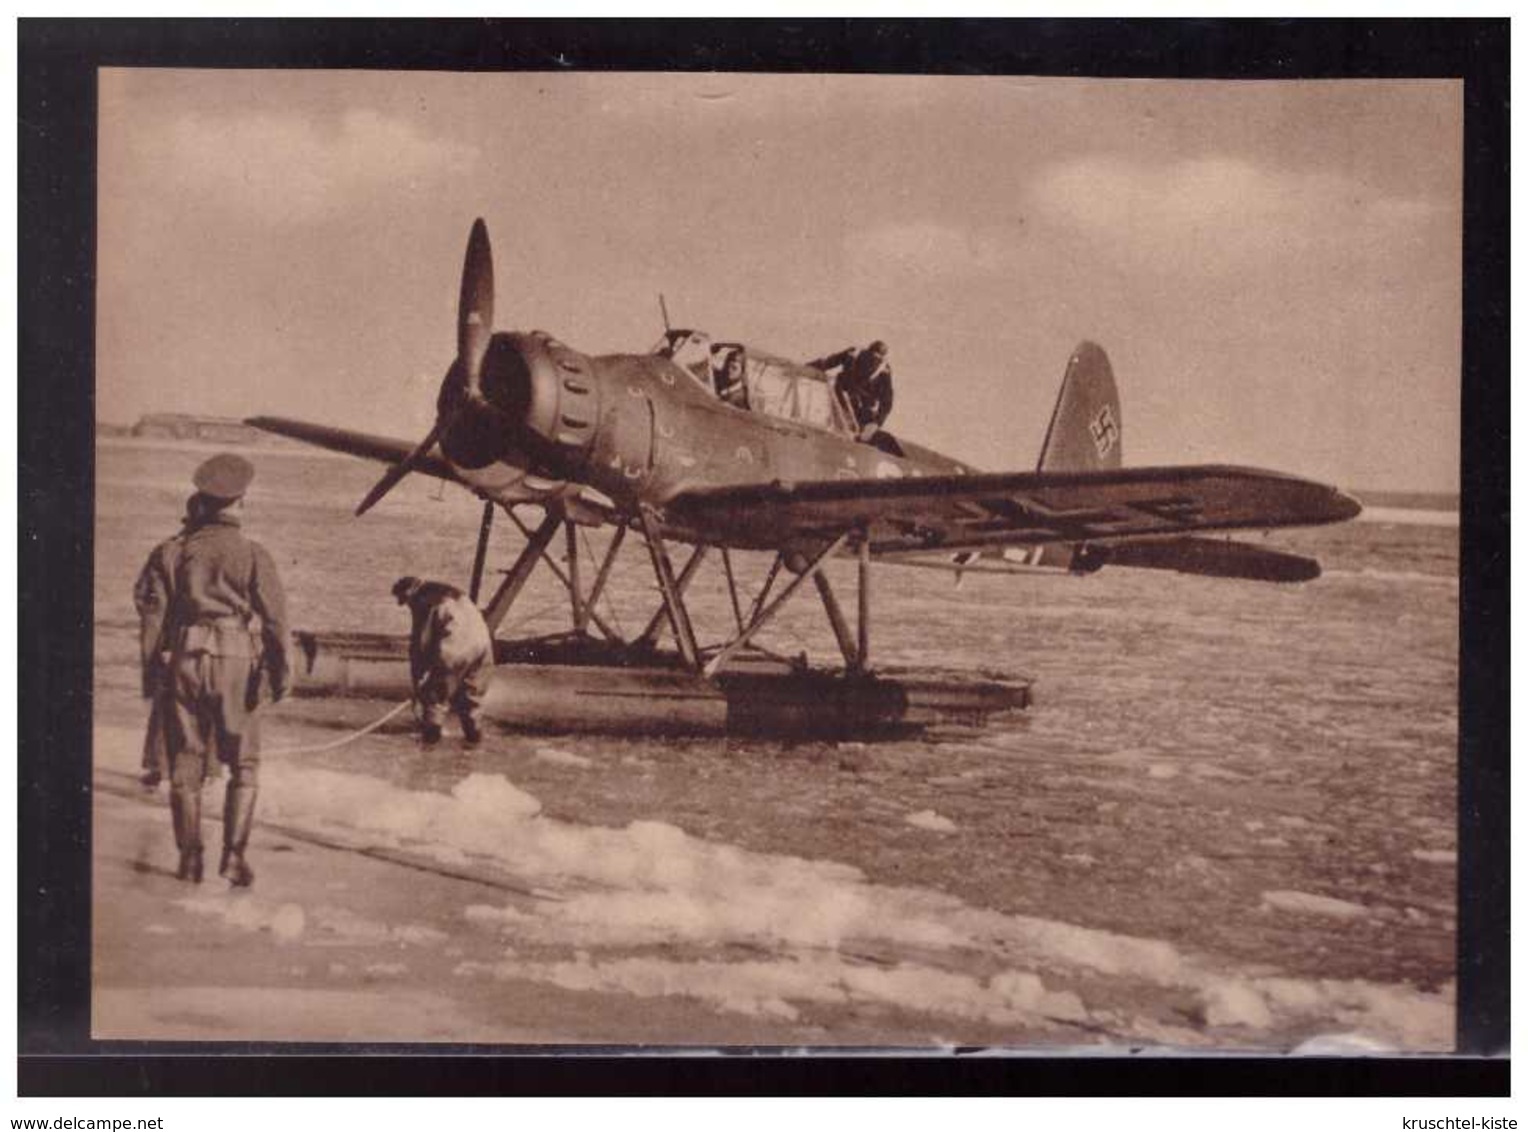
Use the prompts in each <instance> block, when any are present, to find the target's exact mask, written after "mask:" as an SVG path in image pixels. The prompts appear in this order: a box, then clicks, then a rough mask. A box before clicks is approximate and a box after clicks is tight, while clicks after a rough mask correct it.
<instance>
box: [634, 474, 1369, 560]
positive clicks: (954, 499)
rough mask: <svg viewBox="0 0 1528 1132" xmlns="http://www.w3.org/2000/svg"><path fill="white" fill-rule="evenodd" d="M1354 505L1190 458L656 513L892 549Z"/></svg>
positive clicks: (1320, 517)
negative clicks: (1174, 463) (861, 532)
mask: <svg viewBox="0 0 1528 1132" xmlns="http://www.w3.org/2000/svg"><path fill="white" fill-rule="evenodd" d="M1360 510H1361V507H1360V505H1359V503H1358V501H1357V500H1355V499H1353V498H1352V497H1350V496H1348V495H1345V494H1343V493H1342V492H1341V491H1338V490H1337V489H1336V488H1333V487H1328V486H1326V485H1325V484H1319V483H1314V482H1312V481H1310V480H1304V479H1299V478H1297V477H1295V476H1288V475H1283V474H1281V473H1279V472H1269V471H1262V470H1259V469H1256V468H1238V467H1228V466H1221V465H1197V466H1178V467H1157V468H1120V469H1111V470H1103V471H1088V472H1015V473H991V474H980V475H947V476H922V477H909V478H900V479H874V480H870V479H855V480H819V481H814V482H809V483H795V484H791V483H782V482H779V481H776V482H773V483H767V484H747V485H741V486H734V487H720V488H697V489H692V490H689V491H684V492H681V493H680V494H678V495H676V496H675V497H674V498H673V499H671V500H670V501H669V502H668V504H667V506H666V507H665V508H664V517H665V521H667V522H669V523H672V524H675V525H678V526H680V527H683V528H687V529H689V530H692V531H697V532H706V533H707V534H708V535H712V534H714V535H718V536H721V537H722V538H727V539H730V540H733V541H735V543H736V544H738V545H752V546H758V547H766V548H767V547H779V546H785V545H797V546H800V545H803V544H807V545H809V544H811V543H814V542H821V541H827V540H830V539H833V538H836V537H837V536H838V535H840V534H842V533H843V532H844V531H846V530H853V529H855V528H859V527H863V528H866V529H868V531H869V532H870V544H871V551H872V553H874V554H878V555H895V554H898V553H903V552H907V551H918V550H923V551H927V550H963V549H979V548H984V547H1001V546H1034V545H1038V544H1043V543H1067V544H1082V543H1087V544H1098V543H1102V544H1121V543H1125V542H1132V541H1139V540H1142V539H1152V540H1160V539H1162V538H1163V537H1164V536H1171V535H1182V534H1185V533H1188V532H1193V531H1231V530H1266V529H1270V528H1274V527H1298V526H1314V525H1317V524H1321V523H1335V522H1340V521H1342V520H1344V519H1351V518H1353V517H1354V516H1355V515H1357V514H1358V513H1359V511H1360Z"/></svg>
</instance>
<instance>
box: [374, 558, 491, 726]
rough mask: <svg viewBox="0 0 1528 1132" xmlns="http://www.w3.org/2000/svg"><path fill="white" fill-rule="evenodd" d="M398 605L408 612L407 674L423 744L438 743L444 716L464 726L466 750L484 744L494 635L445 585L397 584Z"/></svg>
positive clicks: (472, 607) (475, 609)
mask: <svg viewBox="0 0 1528 1132" xmlns="http://www.w3.org/2000/svg"><path fill="white" fill-rule="evenodd" d="M393 596H394V597H395V598H397V599H398V604H399V605H406V606H408V607H409V612H410V613H411V614H412V615H413V628H412V631H411V632H410V633H409V670H410V674H411V676H412V677H413V680H414V702H415V703H416V704H418V705H419V716H420V740H421V741H422V742H423V743H424V745H425V746H426V747H433V746H434V745H435V744H436V743H438V742H440V734H441V725H442V724H444V723H445V721H446V712H447V711H448V710H450V711H454V712H455V713H456V715H457V718H459V719H460V720H461V721H462V737H463V738H464V739H465V740H466V742H467V746H469V747H476V746H477V745H478V743H479V742H481V741H482V723H481V721H480V718H479V717H480V713H481V710H482V706H483V696H484V694H485V693H486V692H487V691H488V676H489V673H491V672H492V671H493V634H492V633H491V632H489V630H488V624H487V622H485V621H484V620H483V614H482V612H481V611H480V610H479V609H478V607H477V606H476V605H474V604H473V603H472V599H471V598H469V597H468V596H467V595H466V594H464V593H462V591H461V590H459V589H457V588H456V587H455V586H450V585H447V584H446V583H445V582H426V581H422V580H420V579H419V578H415V577H412V576H409V577H403V578H399V579H398V580H397V581H396V582H394V583H393Z"/></svg>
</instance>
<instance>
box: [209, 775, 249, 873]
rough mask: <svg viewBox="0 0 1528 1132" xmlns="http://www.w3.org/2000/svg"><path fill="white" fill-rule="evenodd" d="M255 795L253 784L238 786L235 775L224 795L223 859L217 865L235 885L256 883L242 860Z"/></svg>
mask: <svg viewBox="0 0 1528 1132" xmlns="http://www.w3.org/2000/svg"><path fill="white" fill-rule="evenodd" d="M255 794H256V790H255V787H253V786H241V785H239V784H238V775H237V774H235V775H234V777H233V779H232V780H231V781H230V782H229V783H228V792H227V793H226V794H225V795H224V801H223V858H222V860H221V861H220V862H219V864H218V875H219V876H220V877H223V878H224V879H226V880H227V881H228V883H229V884H232V885H234V886H235V887H238V888H247V887H249V886H250V885H252V884H254V883H255V873H254V870H253V869H251V868H250V867H249V865H248V864H247V863H246V862H245V860H244V847H245V846H246V845H248V844H249V834H250V830H251V829H252V828H253V827H254V824H255Z"/></svg>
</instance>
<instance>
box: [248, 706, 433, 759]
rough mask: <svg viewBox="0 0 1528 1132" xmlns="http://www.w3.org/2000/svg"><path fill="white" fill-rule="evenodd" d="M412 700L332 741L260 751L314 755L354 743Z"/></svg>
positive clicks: (393, 707) (267, 753)
mask: <svg viewBox="0 0 1528 1132" xmlns="http://www.w3.org/2000/svg"><path fill="white" fill-rule="evenodd" d="M413 702H414V701H413V699H412V697H411V698H409V699H406V700H404V701H403V702H402V703H397V704H394V705H393V706H392V707H390V708H388V709H387V711H386V712H385V713H384V714H383V715H382V716H381V717H379V718H378V719H375V720H373V721H372V722H370V723H368V724H367V725H366V726H365V727H363V728H361V729H360V730H359V731H352V732H351V733H350V734H349V735H345V736H342V737H341V738H339V739H335V740H334V741H332V742H329V743H319V744H316V745H314V746H310V747H276V748H273V749H270V750H265V751H262V752H260V753H261V754H262V755H316V754H319V753H321V752H323V751H333V750H335V749H337V748H339V747H343V746H344V745H345V744H346V743H354V742H355V741H356V740H357V739H359V738H361V737H362V736H363V735H370V734H371V733H372V732H373V731H375V730H376V729H377V728H379V727H381V726H382V725H383V724H384V723H386V722H387V721H388V720H389V719H392V718H393V716H395V715H397V714H398V713H399V712H400V711H402V710H403V709H404V708H406V707H408V706H409V705H410V704H412V703H413Z"/></svg>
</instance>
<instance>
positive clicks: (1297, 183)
mask: <svg viewBox="0 0 1528 1132" xmlns="http://www.w3.org/2000/svg"><path fill="white" fill-rule="evenodd" d="M99 98H100V105H99V121H100V137H99V163H100V164H99V185H100V200H99V229H98V240H99V245H98V255H99V278H98V292H97V294H98V309H97V343H98V346H97V349H98V354H97V373H96V437H97V464H96V491H95V500H96V516H97V517H96V530H95V567H96V569H95V601H94V610H95V613H94V625H95V630H94V631H95V667H94V684H95V687H94V699H95V705H96V713H95V722H94V786H95V788H96V792H97V793H96V801H95V803H94V814H93V818H94V835H95V845H94V849H93V859H92V869H93V874H92V914H93V918H92V933H93V934H92V941H91V946H92V976H93V977H92V987H91V1032H92V1036H93V1037H96V1038H119V1039H120V1038H127V1039H180V1040H207V1041H226V1040H230V1039H234V1040H263V1041H273V1040H280V1041H326V1042H343V1041H372V1042H375V1041H409V1042H458V1043H460V1042H470V1043H538V1044H546V1043H592V1044H597V1045H623V1044H654V1043H656V1044H664V1045H693V1044H702V1045H738V1044H744V1045H757V1044H764V1045H791V1046H797V1045H806V1046H855V1047H864V1046H892V1047H931V1048H939V1047H948V1046H973V1045H976V1046H1004V1047H1007V1046H1022V1047H1035V1046H1040V1047H1058V1046H1059V1047H1072V1046H1109V1045H1125V1046H1132V1045H1142V1044H1145V1045H1151V1046H1161V1047H1168V1048H1178V1049H1187V1050H1204V1049H1237V1050H1272V1051H1289V1050H1303V1051H1311V1052H1316V1051H1319V1052H1323V1053H1340V1052H1354V1051H1368V1052H1373V1051H1441V1050H1448V1049H1450V1048H1451V1047H1452V1045H1453V1041H1454V988H1455V965H1454V958H1455V939H1456V936H1455V932H1456V912H1455V907H1456V897H1457V893H1456V888H1455V874H1456V865H1457V855H1456V854H1457V846H1456V841H1455V829H1456V792H1455V756H1456V750H1457V742H1458V718H1457V710H1456V704H1455V700H1456V681H1457V676H1458V670H1457V657H1456V642H1457V638H1458V611H1457V605H1458V600H1457V599H1458V588H1457V586H1458V583H1457V573H1458V569H1457V568H1458V545H1457V544H1458V510H1457V508H1458V491H1459V478H1458V456H1457V453H1458V449H1459V428H1460V422H1459V413H1458V402H1459V363H1458V355H1459V346H1460V295H1461V280H1460V261H1459V254H1458V247H1459V241H1460V232H1461V145H1462V115H1461V84H1460V83H1458V82H1451V81H1389V82H1351V83H1342V82H1338V83H1330V82H1309V83H1305V82H1292V83H1255V82H1254V83H1248V82H1220V83H1217V82H1193V83H1187V82H1172V81H1161V80H1142V81H1130V80H1094V79H1082V80H1072V79H1058V78H1046V79H1029V78H1016V77H958V76H957V77H950V76H918V75H908V76H902V75H893V76H846V75H809V76H774V75H759V74H697V75H678V74H651V75H641V74H610V75H594V74H584V75H555V74H498V75H483V74H401V73H356V72H324V71H315V72H270V71H242V72H241V71H234V72H229V71H205V70H189V69H157V70H135V69H106V70H103V71H102V72H101V75H100V83H99Z"/></svg>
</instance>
